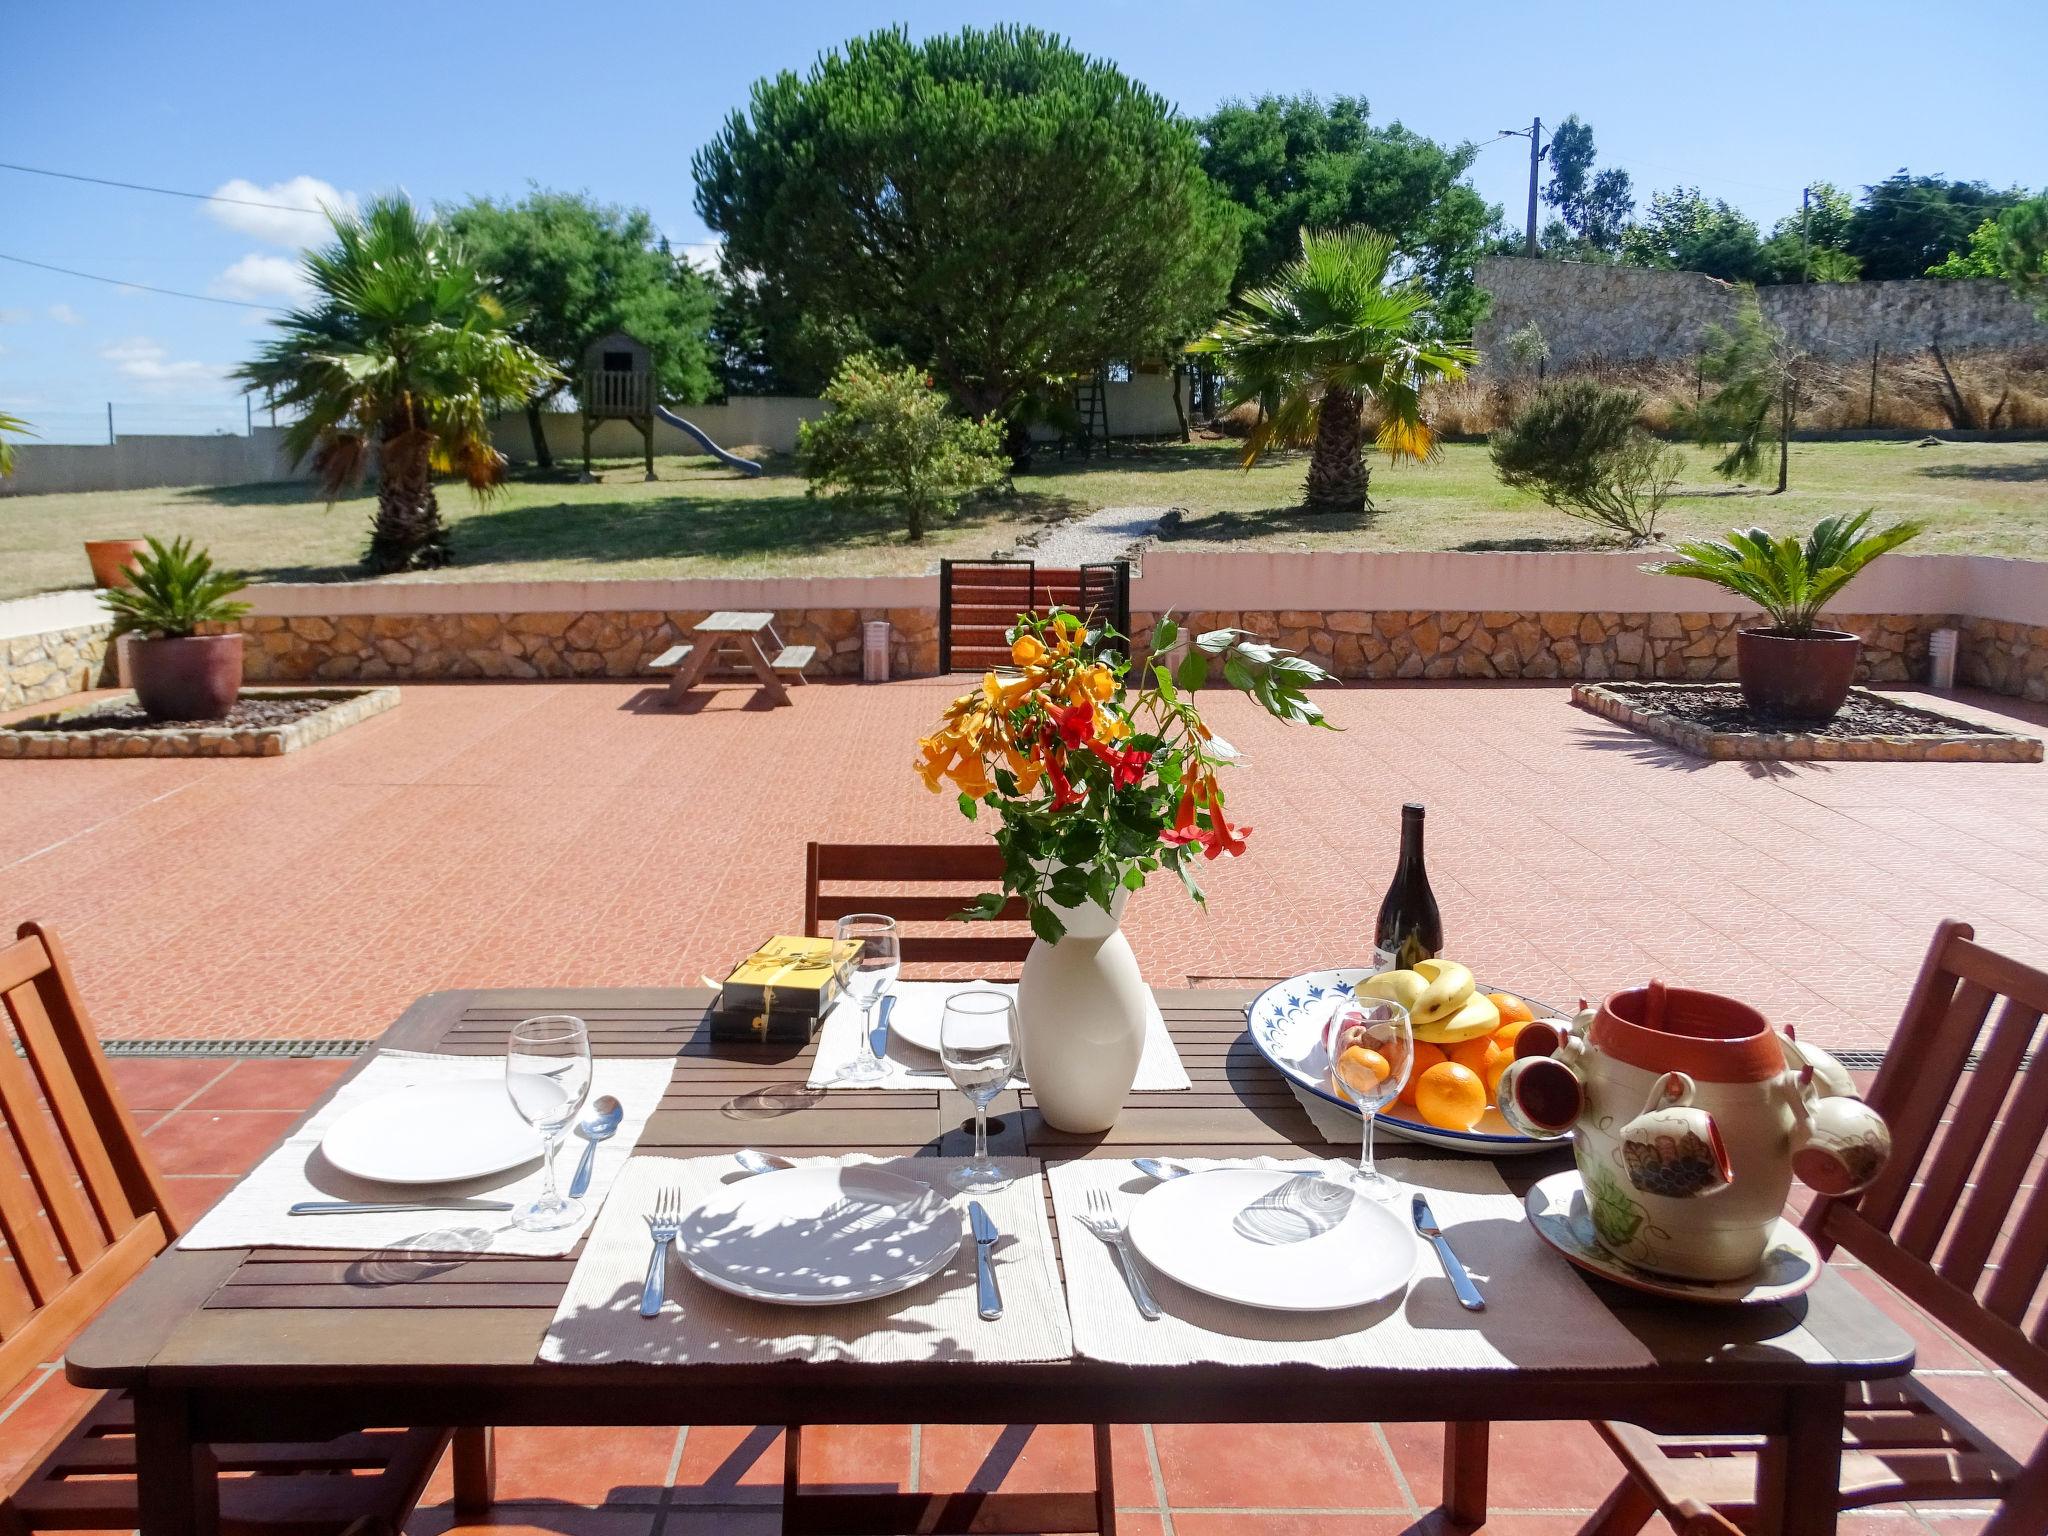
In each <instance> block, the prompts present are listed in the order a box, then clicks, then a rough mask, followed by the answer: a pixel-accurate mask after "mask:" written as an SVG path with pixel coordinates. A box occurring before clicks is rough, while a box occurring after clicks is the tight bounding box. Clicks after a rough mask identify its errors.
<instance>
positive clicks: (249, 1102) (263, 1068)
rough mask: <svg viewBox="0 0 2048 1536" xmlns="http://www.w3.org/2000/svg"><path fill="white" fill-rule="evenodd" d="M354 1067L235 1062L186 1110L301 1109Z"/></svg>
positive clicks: (338, 1062)
mask: <svg viewBox="0 0 2048 1536" xmlns="http://www.w3.org/2000/svg"><path fill="white" fill-rule="evenodd" d="M353 1065H354V1063H353V1062H350V1061H345V1060H324V1059H313V1060H303V1061H238V1062H236V1063H235V1064H234V1066H233V1067H232V1069H231V1070H229V1071H228V1073H227V1074H226V1075H225V1076H223V1077H221V1078H220V1079H219V1080H217V1081H216V1082H214V1083H213V1084H211V1085H210V1086H209V1087H208V1088H207V1089H206V1090H205V1092H203V1093H201V1094H200V1095H199V1096H198V1097H197V1098H196V1099H194V1100H193V1101H192V1102H191V1104H190V1105H189V1106H187V1108H188V1110H205V1109H291V1110H303V1109H304V1108H305V1107H306V1106H307V1105H308V1104H310V1103H312V1102H313V1100H315V1099H316V1098H318V1097H319V1096H320V1095H321V1094H323V1093H325V1092H326V1091H327V1090H328V1089H329V1088H331V1087H333V1086H334V1083H335V1081H336V1080H337V1079H338V1078H340V1076H341V1075H342V1074H343V1073H344V1072H346V1071H348V1069H349V1068H350V1067H351V1066H353Z"/></svg>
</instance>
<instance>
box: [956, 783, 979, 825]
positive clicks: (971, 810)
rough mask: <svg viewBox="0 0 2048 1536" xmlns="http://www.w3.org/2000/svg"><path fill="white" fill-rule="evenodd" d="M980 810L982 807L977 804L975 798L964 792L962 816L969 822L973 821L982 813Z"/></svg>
mask: <svg viewBox="0 0 2048 1536" xmlns="http://www.w3.org/2000/svg"><path fill="white" fill-rule="evenodd" d="M980 810H981V807H980V806H979V805H978V804H977V803H976V802H975V799H974V796H972V795H970V794H968V793H967V792H966V791H965V790H962V791H961V792H960V814H961V815H962V816H965V817H966V818H967V819H968V820H969V821H973V820H974V819H975V817H976V816H977V815H978V814H979V813H980Z"/></svg>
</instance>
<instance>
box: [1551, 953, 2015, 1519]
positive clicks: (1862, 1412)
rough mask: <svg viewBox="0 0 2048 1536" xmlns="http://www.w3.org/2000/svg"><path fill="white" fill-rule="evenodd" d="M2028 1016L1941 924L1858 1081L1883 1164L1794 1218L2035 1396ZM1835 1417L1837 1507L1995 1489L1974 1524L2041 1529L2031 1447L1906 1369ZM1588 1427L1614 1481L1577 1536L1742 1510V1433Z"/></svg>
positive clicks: (2009, 970)
mask: <svg viewBox="0 0 2048 1536" xmlns="http://www.w3.org/2000/svg"><path fill="white" fill-rule="evenodd" d="M2001 1000H2002V1001H2001ZM1994 1003H1997V1004H2000V1006H1999V1007H1998V1011H1997V1015H1996V1017H1995V1019H1994V1018H1993V1016H1992V1007H1993V1004H1994ZM2044 1010H2048V974H2044V973H2043V972H2041V971H2037V970H2034V969H2032V968H2031V967H2029V966H2025V965H2021V964H2019V963H2017V962H2016V961H2013V960H2010V959H2007V958H2006V957H2005V956H2003V955H2000V954H1997V953H1995V952H1993V951H1992V950H1988V949H1986V948H1984V947H1983V946H1982V945H1980V944H1977V943H1976V942H1974V939H1973V935H1972V930H1971V929H1970V928H1969V926H1968V925H1967V924H1964V923H1958V922H1944V923H1943V924H1942V925H1941V926H1940V928H1938V929H1937V930H1936V931H1935V935H1934V942H1933V944H1932V945H1931V946H1930V947H1929V949H1928V951H1927V958H1926V959H1925V961H1923V962H1922V964H1921V967H1920V978H1919V980H1918V981H1917V982H1916V983H1915V984H1914V987H1913V993H1912V996H1911V998H1910V999H1909V1000H1908V1002H1907V1004H1906V1013H1905V1017H1904V1018H1903V1019H1902V1020H1901V1022H1900V1024H1899V1032H1898V1036H1897V1038H1896V1039H1895V1040H1894V1041H1893V1042H1892V1048H1891V1050H1890V1051H1889V1052H1887V1053H1886V1056H1885V1063H1884V1067H1883V1070H1881V1071H1880V1072H1879V1073H1878V1075H1877V1081H1876V1083H1875V1084H1874V1085H1873V1086H1872V1087H1871V1090H1870V1103H1871V1106H1872V1107H1873V1108H1875V1109H1876V1110H1877V1111H1878V1112H1879V1113H1880V1114H1882V1115H1883V1116H1884V1117H1885V1119H1886V1121H1887V1122H1889V1124H1890V1126H1891V1131H1892V1161H1891V1163H1890V1164H1889V1165H1888V1166H1887V1167H1886V1169H1885V1171H1884V1173H1883V1174H1882V1175H1881V1176H1880V1177H1879V1178H1878V1181H1877V1182H1876V1183H1875V1184H1873V1185H1872V1186H1871V1187H1870V1188H1869V1189H1867V1190H1865V1191H1864V1192H1863V1193H1862V1194H1861V1195H1857V1196H1854V1197H1851V1198H1847V1199H1841V1198H1834V1199H1830V1198H1820V1199H1816V1200H1815V1201H1814V1203H1813V1205H1812V1207H1811V1208H1810V1209H1809V1210H1808V1211H1807V1213H1806V1216H1805V1219H1804V1220H1803V1221H1802V1222H1801V1223H1800V1225H1801V1226H1802V1227H1804V1228H1805V1229H1806V1231H1807V1232H1808V1233H1809V1234H1810V1235H1811V1236H1812V1237H1813V1239H1814V1241H1815V1242H1816V1243H1817V1244H1818V1245H1819V1246H1820V1248H1821V1250H1822V1252H1823V1253H1830V1252H1833V1251H1834V1250H1835V1249H1837V1248H1840V1249H1842V1250H1844V1251H1846V1252H1847V1253H1849V1254H1850V1255H1852V1256H1853V1257H1854V1258H1855V1259H1856V1260H1857V1261H1858V1262H1860V1263H1861V1264H1863V1265H1864V1267H1865V1268H1867V1269H1868V1270H1869V1271H1870V1272H1871V1273H1872V1274H1874V1275H1876V1276H1877V1277H1878V1278H1880V1279H1882V1280H1884V1281H1886V1282H1887V1283H1888V1284H1890V1285H1891V1286H1892V1287H1893V1288H1894V1289H1896V1290H1898V1291H1899V1292H1901V1293H1902V1294H1903V1295H1904V1296H1905V1297H1906V1298H1907V1300H1909V1301H1911V1302H1912V1303H1913V1304H1914V1305H1915V1306H1917V1307H1919V1308H1920V1309H1921V1310H1922V1311H1924V1312H1926V1313H1927V1314H1928V1315H1929V1316H1930V1317H1932V1318H1933V1319H1934V1320H1935V1321H1936V1322H1938V1323H1940V1324H1941V1326H1942V1327H1944V1328H1946V1329H1947V1330H1948V1331H1949V1332H1950V1333H1952V1334H1954V1335H1955V1336H1956V1337H1957V1338H1959V1339H1961V1340H1962V1341H1963V1342H1964V1343H1966V1344H1968V1345H1969V1346H1970V1347H1971V1348H1972V1349H1974V1350H1975V1351H1976V1352H1977V1353H1978V1354H1979V1355H1981V1356H1983V1357H1984V1358H1985V1359H1986V1360H1989V1361H1990V1362H1992V1364H1993V1365H1995V1366H1997V1367H1998V1368H1999V1369H2001V1370H2004V1371H2007V1372H2010V1373H2011V1375H2012V1376H2013V1378H2014V1379H2015V1380H2016V1381H2018V1382H2019V1383H2020V1384H2021V1385H2023V1386H2025V1387H2026V1388H2027V1389H2028V1390H2029V1391H2031V1392H2034V1393H2037V1394H2048V1316H2044V1315H2043V1314H2042V1313H2041V1311H2040V1307H2039V1303H2040V1300H2041V1296H2042V1292H2043V1290H2044V1287H2043V1285H2042V1276H2043V1271H2044V1269H2048V1183H2038V1184H2036V1186H2035V1187H2034V1188H2031V1189H2027V1188H2023V1187H2022V1186H2023V1184H2024V1183H2025V1181H2026V1180H2027V1179H2028V1169H2029V1165H2030V1164H2031V1162H2032V1160H2033V1159H2034V1157H2035V1155H2036V1154H2037V1153H2038V1151H2039V1150H2040V1147H2041V1144H2042V1137H2043V1134H2044V1132H2048V1062H2044V1060H2043V1057H2042V1055H2041V1050H2042V1047H2041V1045H2040V1044H2038V1043H2036V1036H2037V1034H2038V1033H2039V1032H2040V1031H2039V1026H2040V1023H2041V1015H2042V1013H2043V1011H2044ZM1987 1021H1989V1025H1988V1029H1987ZM1980 1034H1981V1035H1982V1036H1983V1043H1982V1046H1981V1050H1980V1052H1979V1057H1978V1061H1977V1065H1976V1070H1975V1071H1973V1072H1971V1073H1970V1075H1969V1078H1968V1081H1967V1084H1966V1085H1965V1086H1963V1088H1962V1092H1961V1094H1960V1096H1958V1095H1957V1093H1956V1089H1957V1085H1958V1084H1959V1083H1961V1082H1962V1081H1963V1072H1964V1067H1965V1064H1966V1063H1967V1061H1968V1059H1969V1057H1970V1054H1971V1051H1972V1050H1973V1049H1974V1048H1978V1042H1979V1036H1980ZM2030 1049H2031V1050H2032V1051H2033V1052H2034V1057H2033V1063H2032V1065H2031V1066H2030V1067H2026V1068H2023V1067H2022V1065H2021V1063H2022V1060H2023V1058H2025V1057H2026V1055H2027V1054H2028V1052H2029V1050H2030ZM1952 1100H1953V1104H1951V1101H1952ZM1847 1415H1848V1416H1847V1420H1846V1422H1845V1424H1844V1426H1843V1444H1842V1476H1841V1482H1840V1488H1839V1492H1838V1496H1837V1497H1838V1501H1839V1507H1840V1508H1842V1509H1858V1508H1861V1507H1863V1506H1865V1505H1869V1504H1888V1503H1893V1502H1896V1501H1898V1500H1902V1499H1912V1500H1916V1501H1917V1500H1926V1499H1982V1500H1986V1501H1989V1500H1994V1499H1995V1500H1999V1501H2001V1502H2000V1506H1999V1512H1998V1514H1997V1515H1995V1516H1994V1517H1993V1518H1992V1521H1991V1523H1990V1524H1989V1525H1988V1526H1986V1527H1985V1528H1984V1530H1985V1536H2022V1533H2029V1536H2041V1533H2042V1532H2044V1531H2048V1441H2044V1442H2043V1444H2041V1445H2040V1446H2038V1447H2036V1448H2035V1450H2034V1451H2033V1453H2032V1455H2031V1456H2029V1457H2028V1459H2027V1461H2026V1462H2025V1464H2024V1465H2022V1464H2021V1463H2019V1462H2017V1461H2015V1460H2014V1459H2013V1458H2012V1457H2011V1456H2009V1455H2007V1454H2006V1453H2005V1452H2004V1451H2001V1450H2000V1449H1999V1448H1998V1447H1997V1446H1996V1445H1994V1444H1993V1443H1992V1442H1991V1440H1990V1437H1989V1436H1988V1435H1986V1434H1984V1433H1982V1432H1981V1431H1979V1430H1977V1429H1976V1428H1974V1427H1973V1426H1972V1425H1971V1424H1970V1423H1969V1422H1968V1421H1967V1420H1965V1419H1964V1418H1963V1417H1962V1416H1961V1415H1960V1414H1958V1413H1956V1412H1955V1411H1954V1410H1953V1409H1951V1408H1950V1407H1949V1406H1948V1405H1947V1404H1945V1403H1942V1402H1940V1401H1938V1400H1937V1399H1936V1398H1935V1397H1934V1396H1933V1388H1932V1385H1931V1384H1930V1385H1929V1386H1927V1387H1923V1385H1922V1383H1921V1382H1920V1380H1919V1378H1917V1377H1906V1378H1904V1379H1903V1380H1901V1381H1892V1382H1874V1383H1868V1384H1865V1385H1862V1386H1859V1387H1855V1388H1852V1389H1851V1390H1850V1393H1849V1401H1848V1404H1847ZM1595 1427H1596V1428H1597V1429H1598V1430H1599V1431H1600V1433H1601V1435H1602V1436H1603V1437H1605V1439H1606V1441H1607V1443H1608V1444H1609V1445H1610V1446H1612V1447H1613V1448H1614V1450H1615V1453H1616V1454H1617V1455H1619V1456H1620V1457H1621V1459H1622V1462H1623V1463H1624V1465H1626V1466H1627V1468H1628V1470H1629V1481H1628V1482H1625V1483H1623V1484H1622V1485H1621V1486H1620V1487H1619V1488H1617V1489H1615V1490H1614V1492H1613V1493H1612V1494H1610V1495H1609V1496H1608V1499H1607V1502H1606V1503H1605V1504H1604V1505H1603V1506H1602V1507H1601V1509H1600V1511H1599V1513H1598V1514H1596V1515H1595V1516H1594V1517H1593V1519H1592V1520H1591V1521H1590V1522H1589V1523H1588V1524H1587V1526H1586V1527H1585V1529H1584V1531H1583V1532H1582V1533H1581V1536H1629V1533H1632V1532H1634V1531H1636V1530H1638V1529H1640V1528H1641V1526H1642V1525H1643V1524H1644V1522H1645V1521H1647V1520H1648V1519H1649V1517H1650V1514H1651V1512H1652V1511H1653V1510H1654V1511H1657V1512H1659V1513H1661V1514H1663V1516H1664V1517H1665V1518H1666V1519H1667V1520H1669V1521H1670V1522H1671V1524H1672V1525H1673V1526H1674V1527H1675V1528H1676V1529H1677V1530H1678V1531H1679V1532H1681V1533H1682V1536H1725V1533H1728V1532H1732V1531H1739V1530H1741V1529H1742V1528H1743V1527H1744V1525H1745V1523H1746V1522H1748V1521H1749V1520H1750V1519H1751V1518H1752V1517H1753V1515H1754V1513H1755V1498H1756V1474H1757V1452H1758V1450H1759V1448H1760V1445H1761V1441H1760V1439H1759V1438H1758V1437H1756V1436H1749V1437H1688V1438H1677V1437H1664V1436H1658V1435H1653V1434H1651V1433H1649V1432H1648V1431H1646V1430H1643V1429H1639V1428H1637V1427H1636V1426H1634V1425H1632V1424H1617V1423H1602V1424H1597V1425H1596V1426H1595Z"/></svg>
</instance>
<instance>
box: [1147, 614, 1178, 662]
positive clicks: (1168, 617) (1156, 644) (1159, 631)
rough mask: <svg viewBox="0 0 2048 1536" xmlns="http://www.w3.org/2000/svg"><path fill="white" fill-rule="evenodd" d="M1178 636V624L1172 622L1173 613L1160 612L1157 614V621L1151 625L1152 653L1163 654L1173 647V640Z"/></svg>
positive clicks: (1155, 654)
mask: <svg viewBox="0 0 2048 1536" xmlns="http://www.w3.org/2000/svg"><path fill="white" fill-rule="evenodd" d="M1179 638H1180V626H1179V625H1178V624H1176V623H1174V622H1173V615H1172V614H1170V613H1162V614H1161V615H1159V622H1158V623H1156V624H1154V625H1153V626H1152V645H1151V651H1152V654H1153V655H1154V656H1160V655H1164V654H1165V653H1166V652H1167V651H1169V650H1171V649H1172V648H1173V642H1174V641H1176V640H1178V639H1179Z"/></svg>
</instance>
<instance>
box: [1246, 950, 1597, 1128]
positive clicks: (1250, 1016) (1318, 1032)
mask: <svg viewBox="0 0 2048 1536" xmlns="http://www.w3.org/2000/svg"><path fill="white" fill-rule="evenodd" d="M1372 974H1373V970H1372V968H1371V967H1370V966H1338V967H1335V968H1332V969H1328V970H1320V971H1303V972H1302V973H1301V974H1300V975H1298V976H1290V977H1288V978H1287V980H1285V981H1282V982H1277V983H1275V984H1274V985H1273V986H1270V987H1268V988H1266V990H1265V991H1263V992H1261V993H1260V994H1259V995H1258V996H1257V997H1256V998H1254V999H1253V1000H1252V1005H1251V1007H1249V1008H1248V1009H1246V1010H1245V1019H1246V1025H1247V1027H1248V1029H1249V1030H1250V1033H1251V1037H1252V1044H1254V1045H1255V1046H1257V1047H1258V1048H1259V1053H1260V1054H1261V1055H1262V1056H1264V1057H1265V1058H1266V1060H1267V1061H1269V1062H1271V1063H1272V1064H1273V1066H1274V1068H1275V1070H1277V1071H1278V1072H1279V1073H1280V1075H1281V1076H1282V1077H1284V1078H1286V1079H1287V1081H1288V1083H1289V1084H1290V1085H1291V1086H1292V1087H1293V1088H1294V1089H1295V1091H1296V1092H1298V1093H1302V1094H1307V1095H1312V1096H1313V1097H1314V1098H1316V1099H1317V1100H1319V1101H1321V1102H1322V1103H1323V1104H1327V1105H1330V1106H1332V1107H1334V1108H1337V1109H1341V1110H1342V1111H1343V1112H1344V1113H1345V1114H1347V1115H1350V1116H1352V1117H1354V1118H1356V1116H1357V1114H1358V1106H1357V1105H1355V1104H1353V1103H1352V1102H1351V1101H1350V1100H1349V1099H1347V1098H1345V1097H1344V1096H1343V1095H1342V1094H1340V1093H1338V1092H1337V1091H1336V1090H1335V1089H1333V1088H1332V1087H1331V1086H1330V1057H1329V1052H1328V1050H1327V1049H1326V1047H1325V1045H1324V1033H1325V1030H1326V1028H1327V1026H1328V1024H1329V1022H1330V1019H1331V1016H1332V1014H1333V1013H1334V1012H1335V1011H1336V1009H1338V1008H1339V1007H1341V1006H1342V1005H1343V1004H1344V1003H1346V1002H1348V1001H1350V1000H1351V999H1352V998H1353V997H1354V996H1355V995H1356V994H1357V991H1358V985H1359V983H1360V982H1362V981H1364V980H1365V979H1366V978H1367V977H1369V976H1371V975H1372ZM1480 990H1482V991H1487V992H1505V993H1506V995H1507V996H1509V997H1513V998H1517V999H1519V1000H1520V1001H1522V1002H1525V1003H1527V1004H1528V1005H1529V1007H1530V1008H1531V1009H1532V1010H1534V1012H1535V1014H1536V1016H1537V1017H1538V1018H1551V1017H1563V1016H1566V1015H1565V1014H1564V1012H1563V1010H1561V1009H1557V1008H1553V1007H1551V1006H1550V1005H1549V1004H1547V1003H1543V1002H1539V1001H1537V1000H1536V999H1535V998H1529V997H1523V995H1522V994H1521V993H1519V992H1515V991H1512V990H1510V989H1508V988H1502V987H1491V986H1486V985H1484V984H1482V985H1481V988H1480ZM1379 1123H1380V1129H1381V1130H1382V1131H1384V1132H1386V1133H1387V1134H1388V1135H1389V1136H1395V1137H1399V1138H1400V1139H1401V1140H1403V1141H1415V1142H1421V1143H1423V1144H1425V1145H1427V1146H1433V1147H1444V1148H1447V1149H1448V1150H1450V1151H1453V1152H1472V1153H1477V1154H1479V1155H1480V1156H1482V1157H1527V1156H1531V1155H1533V1154H1535V1153H1539V1152H1546V1151H1554V1150H1556V1149H1557V1148H1558V1147H1559V1146H1561V1145H1563V1143H1561V1142H1558V1141H1554V1140H1553V1141H1543V1140H1538V1139H1537V1138H1536V1137H1533V1136H1523V1135H1520V1134H1518V1133H1517V1132H1516V1131H1514V1130H1513V1129H1512V1128H1511V1127H1510V1126H1509V1125H1508V1123H1507V1122H1506V1121H1505V1120H1503V1119H1502V1118H1501V1115H1500V1111H1499V1110H1498V1109H1495V1108H1493V1107H1492V1106H1491V1105H1489V1106H1488V1107H1487V1109H1486V1112H1485V1113H1484V1114H1483V1115H1482V1116H1481V1117H1480V1120H1479V1123H1478V1124H1477V1125H1476V1126H1474V1127H1473V1128H1472V1129H1471V1130H1469V1131H1461V1130H1451V1129H1448V1128H1445V1127H1442V1126H1435V1125H1430V1124H1428V1123H1427V1122H1426V1121H1424V1120H1423V1119H1422V1117H1421V1115H1420V1113H1419V1112H1418V1110H1417V1109H1416V1107H1415V1106H1414V1105H1413V1104H1409V1103H1397V1104H1390V1105H1388V1106H1387V1107H1386V1108H1385V1109H1383V1110H1381V1111H1380V1114H1379Z"/></svg>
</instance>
